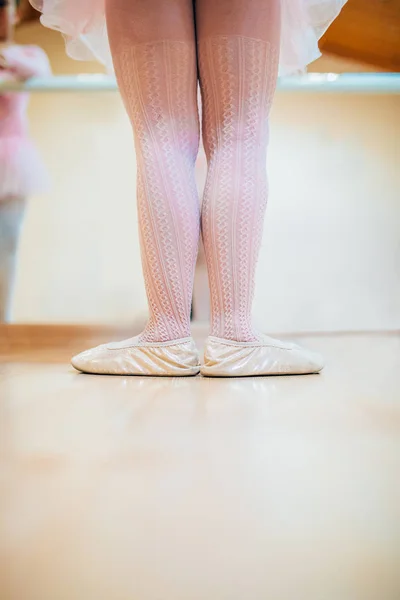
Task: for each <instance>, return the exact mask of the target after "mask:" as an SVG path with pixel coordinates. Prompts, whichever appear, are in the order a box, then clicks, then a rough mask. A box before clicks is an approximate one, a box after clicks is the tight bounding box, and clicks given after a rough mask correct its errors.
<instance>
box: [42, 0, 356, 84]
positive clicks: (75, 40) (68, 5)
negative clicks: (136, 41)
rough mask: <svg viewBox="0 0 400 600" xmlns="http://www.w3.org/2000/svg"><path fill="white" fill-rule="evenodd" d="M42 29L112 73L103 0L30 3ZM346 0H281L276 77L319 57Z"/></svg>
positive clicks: (298, 70) (78, 56)
mask: <svg viewBox="0 0 400 600" xmlns="http://www.w3.org/2000/svg"><path fill="white" fill-rule="evenodd" d="M30 2H31V4H32V5H33V6H34V7H35V8H37V9H38V10H39V11H41V12H42V13H43V14H42V17H41V21H42V23H43V25H45V26H46V27H50V28H51V29H56V30H57V31H61V32H62V33H63V35H64V37H65V40H66V46H67V52H68V54H69V55H70V56H71V57H72V58H75V59H78V60H93V59H95V60H98V61H100V62H101V63H103V64H104V65H105V66H106V68H107V70H108V71H109V72H112V70H113V67H112V61H111V53H110V48H109V44H108V38H107V29H106V21H105V9H104V0H30ZM346 2H347V0H281V3H282V9H281V10H282V31H281V49H280V65H279V67H280V68H279V74H280V75H290V74H293V73H301V72H303V71H304V70H305V68H306V66H307V65H308V64H309V63H311V62H312V61H314V60H315V59H316V58H318V57H319V56H321V53H320V51H319V48H318V40H319V39H320V37H321V36H322V35H323V34H324V33H325V31H326V30H327V29H328V27H329V25H330V24H331V23H332V21H333V20H334V19H335V18H336V17H337V15H338V14H339V12H340V11H341V9H342V8H343V6H344V5H345V4H346Z"/></svg>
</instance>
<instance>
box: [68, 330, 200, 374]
mask: <svg viewBox="0 0 400 600" xmlns="http://www.w3.org/2000/svg"><path fill="white" fill-rule="evenodd" d="M71 363H72V366H73V367H75V369H77V370H78V371H82V372H83V373H92V374H98V375H150V376H151V375H153V376H161V377H162V376H172V377H186V376H190V375H197V373H198V372H199V371H200V361H199V355H198V351H197V348H196V345H195V343H194V341H193V339H192V338H191V337H186V338H182V339H178V340H172V341H170V342H151V343H150V342H147V343H146V342H139V338H138V337H133V338H130V339H128V340H124V341H122V342H113V343H109V344H102V345H101V346H97V347H96V348H91V349H90V350H86V351H84V352H81V353H80V354H77V356H74V357H73V358H72V360H71Z"/></svg>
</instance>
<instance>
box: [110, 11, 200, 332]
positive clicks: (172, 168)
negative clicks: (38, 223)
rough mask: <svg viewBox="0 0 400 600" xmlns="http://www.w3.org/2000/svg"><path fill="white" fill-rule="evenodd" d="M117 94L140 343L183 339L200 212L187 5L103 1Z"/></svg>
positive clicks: (192, 55)
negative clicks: (125, 146) (132, 191)
mask: <svg viewBox="0 0 400 600" xmlns="http://www.w3.org/2000/svg"><path fill="white" fill-rule="evenodd" d="M106 11H107V26H108V33H109V38H110V44H111V50H112V54H113V61H114V65H115V71H116V75H117V79H118V84H119V88H120V91H121V94H122V97H123V100H124V103H125V106H126V110H127V112H128V115H129V117H130V119H131V122H132V126H133V131H134V135H135V144H136V156H137V165H138V168H137V189H138V215H139V230H140V241H141V249H142V264H143V272H144V278H145V284H146V291H147V297H148V302H149V313H150V318H149V322H148V324H147V326H146V328H145V331H144V332H143V333H142V334H141V336H140V337H139V341H142V342H160V341H163V342H164V341H169V340H174V339H178V338H184V337H187V336H189V335H190V308H191V300H192V287H193V275H194V267H195V261H196V256H197V249H198V240H199V226H200V208H199V202H198V197H197V192H196V185H195V178H194V163H195V159H196V155H197V150H198V143H199V125H198V113H197V93H196V88H197V70H196V69H197V67H196V46H195V34H194V15H193V6H192V0H171V1H169V2H165V0H106Z"/></svg>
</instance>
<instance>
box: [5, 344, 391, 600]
mask: <svg viewBox="0 0 400 600" xmlns="http://www.w3.org/2000/svg"><path fill="white" fill-rule="evenodd" d="M300 341H301V342H302V343H304V344H307V345H308V346H309V347H310V348H313V349H315V350H318V351H321V352H323V353H324V355H325V357H326V360H327V367H326V369H325V370H324V371H323V372H322V374H321V375H311V376H303V377H271V378H245V379H206V378H202V377H200V376H198V377H194V378H187V379H179V378H176V379H173V378H163V379H155V378H140V377H107V376H90V375H81V374H78V373H77V372H74V371H73V369H72V368H71V367H69V365H68V364H67V363H65V362H63V361H64V358H65V357H64V356H62V352H60V350H58V353H57V352H56V353H55V354H53V353H51V352H49V351H47V352H46V351H43V350H42V351H41V353H40V354H35V353H33V354H32V351H30V352H27V353H25V354H24V353H23V352H22V353H21V352H19V353H11V354H9V355H3V357H2V360H1V363H0V398H1V404H0V408H1V480H0V481H1V497H0V510H1V515H0V516H1V530H0V552H1V561H0V565H1V567H0V598H1V599H2V600H303V599H304V600H398V599H399V598H400V569H399V564H400V339H399V337H397V336H395V335H393V334H392V335H384V334H381V335H379V334H374V335H366V334H363V335H337V336H326V337H324V336H317V337H313V338H307V339H300Z"/></svg>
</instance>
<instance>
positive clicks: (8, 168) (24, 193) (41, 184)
mask: <svg viewBox="0 0 400 600" xmlns="http://www.w3.org/2000/svg"><path fill="white" fill-rule="evenodd" d="M49 187H50V185H49V176H48V173H47V171H46V168H45V166H44V163H43V161H42V159H41V158H40V156H39V153H38V151H37V150H36V148H35V146H34V144H33V143H32V142H31V140H30V139H29V138H25V137H24V138H22V137H19V136H14V137H13V136H10V137H4V138H3V139H1V140H0V202H1V201H2V200H6V199H8V198H13V197H28V196H31V195H33V194H40V193H44V192H46V191H48V190H49Z"/></svg>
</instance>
